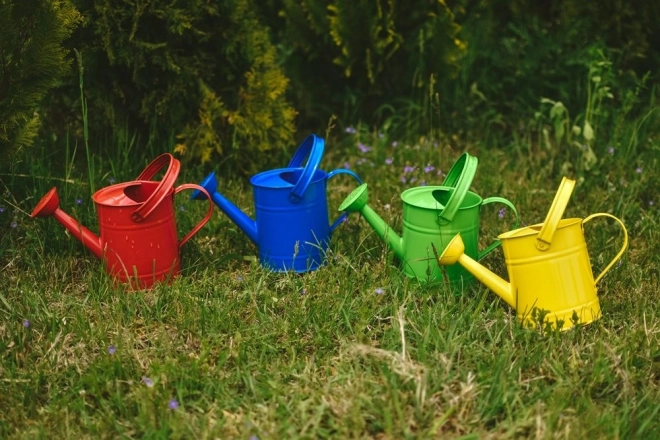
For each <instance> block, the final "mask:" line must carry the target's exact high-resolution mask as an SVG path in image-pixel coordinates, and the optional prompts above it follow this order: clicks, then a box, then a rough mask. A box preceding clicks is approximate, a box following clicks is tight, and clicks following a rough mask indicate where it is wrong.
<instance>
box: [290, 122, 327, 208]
mask: <svg viewBox="0 0 660 440" xmlns="http://www.w3.org/2000/svg"><path fill="white" fill-rule="evenodd" d="M324 149H325V140H323V138H322V137H319V136H317V135H315V134H310V135H309V136H307V137H306V138H305V140H304V141H303V142H302V144H300V146H299V147H298V149H297V150H296V152H295V153H294V155H293V158H292V159H291V162H289V165H288V168H301V167H302V163H303V161H304V160H305V158H307V163H306V164H305V168H304V170H303V172H302V174H301V175H300V178H299V179H298V182H297V183H296V184H295V185H294V187H293V189H292V190H291V193H289V201H290V202H291V203H299V202H300V201H301V200H302V199H303V196H304V195H305V191H307V187H308V186H309V184H310V182H311V181H312V178H313V177H314V173H316V170H317V169H318V167H319V164H320V163H321V158H322V157H323V150H324ZM308 156H309V157H308Z"/></svg>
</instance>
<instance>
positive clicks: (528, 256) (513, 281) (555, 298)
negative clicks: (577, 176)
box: [438, 178, 628, 330]
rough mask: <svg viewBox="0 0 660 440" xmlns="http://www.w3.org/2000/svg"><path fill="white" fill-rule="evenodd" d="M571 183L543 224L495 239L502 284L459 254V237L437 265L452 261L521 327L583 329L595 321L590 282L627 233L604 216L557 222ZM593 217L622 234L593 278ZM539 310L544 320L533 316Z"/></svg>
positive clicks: (566, 183)
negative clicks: (589, 236)
mask: <svg viewBox="0 0 660 440" xmlns="http://www.w3.org/2000/svg"><path fill="white" fill-rule="evenodd" d="M574 186H575V181H573V180H569V179H567V178H564V179H563V180H562V183H561V185H560V187H559V191H558V192H557V194H556V196H555V199H554V201H553V203H552V207H551V208H550V211H549V212H548V215H547V217H546V218H545V221H544V222H543V223H540V224H537V225H533V226H528V227H525V228H520V229H516V230H513V231H510V232H506V233H504V234H501V235H500V236H499V237H498V238H499V239H500V240H501V241H502V251H503V252H504V258H505V261H506V266H507V269H508V272H509V279H510V282H506V281H504V280H503V279H502V278H500V277H498V276H497V275H495V274H494V273H492V272H490V271H489V270H488V269H486V268H485V267H483V266H482V265H480V264H479V263H477V262H476V261H474V260H473V259H472V258H470V257H469V256H468V255H466V254H465V250H464V245H463V240H462V238H461V235H460V234H457V235H456V237H454V239H453V240H452V241H451V243H449V245H448V246H447V248H446V249H445V250H444V252H443V253H442V255H440V257H439V259H438V262H439V263H440V264H442V265H448V264H454V263H456V262H458V263H459V264H460V265H461V266H463V267H465V268H466V269H467V270H469V271H470V272H472V273H473V274H474V275H475V276H476V277H477V278H478V279H479V281H481V282H482V283H484V284H485V285H486V286H488V288H489V289H491V290H492V291H494V292H495V293H496V294H497V295H498V296H500V297H501V298H502V299H503V300H504V301H506V302H507V303H508V304H509V305H510V306H511V307H513V308H514V309H515V310H516V312H517V315H518V318H519V319H520V321H522V322H523V323H524V324H525V325H527V326H534V325H536V324H537V323H539V318H542V320H543V321H544V322H546V323H548V322H549V323H550V324H551V325H552V326H553V327H560V328H561V329H562V330H565V329H568V328H571V327H573V326H574V325H575V324H578V323H582V324H588V323H590V322H592V321H594V320H596V319H599V318H600V316H601V311H600V304H599V302H598V296H597V292H596V283H598V281H600V279H601V278H603V276H604V275H605V273H606V272H607V271H608V270H609V269H610V268H611V267H612V266H613V265H614V263H615V262H616V261H617V260H618V259H619V258H621V256H622V255H623V252H624V251H625V250H626V248H627V247H628V231H626V227H625V226H624V224H623V222H621V220H619V219H618V218H616V217H614V216H613V215H610V214H606V213H597V214H591V215H590V216H588V217H587V218H585V219H579V218H569V219H561V217H562V215H563V213H564V210H565V208H566V204H567V203H568V199H569V198H570V196H571V192H572V191H573V187H574ZM596 217H609V218H611V219H614V220H616V221H617V223H618V224H619V225H620V226H621V229H622V230H623V246H622V247H621V250H620V251H619V252H618V253H617V254H616V256H615V257H614V259H613V260H612V261H611V262H610V263H609V264H608V265H607V266H606V267H605V269H603V271H602V272H601V273H600V274H599V275H598V276H597V277H596V279H595V280H594V276H593V273H592V270H591V264H590V261H589V254H588V253H587V245H586V242H585V239H584V224H585V223H587V222H589V221H590V220H592V219H594V218H596ZM541 311H545V313H546V314H545V316H543V315H542V314H539V312H541Z"/></svg>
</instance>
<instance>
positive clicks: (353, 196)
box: [339, 183, 369, 212]
mask: <svg viewBox="0 0 660 440" xmlns="http://www.w3.org/2000/svg"><path fill="white" fill-rule="evenodd" d="M368 199H369V191H367V184H366V183H363V184H362V185H360V186H358V187H357V188H355V189H354V190H353V191H352V192H351V193H350V194H349V195H348V197H346V198H345V199H344V201H343V202H342V204H341V205H340V206H339V211H347V212H359V211H362V208H364V207H365V205H366V204H367V200H368Z"/></svg>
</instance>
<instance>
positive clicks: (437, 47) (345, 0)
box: [262, 0, 465, 130]
mask: <svg viewBox="0 0 660 440" xmlns="http://www.w3.org/2000/svg"><path fill="white" fill-rule="evenodd" d="M262 15H263V16H264V17H266V18H267V19H269V23H270V26H271V28H272V29H273V31H274V33H275V37H274V38H275V41H276V42H277V44H278V45H279V46H280V47H281V50H282V54H283V57H284V65H285V67H286V72H287V75H288V76H289V78H290V79H291V92H292V95H293V98H292V100H293V102H294V103H295V105H296V108H297V109H298V110H299V112H300V114H301V121H300V122H301V123H302V124H310V125H312V126H315V127H318V126H319V124H323V123H325V122H326V121H327V120H328V118H329V117H330V115H331V114H336V115H337V116H338V117H339V118H340V120H341V121H343V122H344V123H355V122H357V121H359V120H362V121H364V122H366V123H368V124H382V123H383V122H384V121H385V120H387V119H388V118H389V117H391V116H392V115H393V114H396V113H400V112H401V111H402V110H403V109H405V108H406V107H408V108H410V107H415V108H416V111H413V112H412V117H413V118H415V119H416V120H417V121H418V123H419V128H420V129H421V130H425V129H428V128H429V124H428V120H427V118H426V117H427V116H428V113H429V111H430V102H429V96H430V95H432V94H433V82H434V80H433V79H432V77H435V78H438V77H442V78H443V79H445V80H447V81H448V80H449V78H452V77H453V76H454V75H455V74H456V71H457V66H458V59H459V58H460V56H461V55H462V54H463V53H464V50H465V45H464V43H463V42H462V41H460V40H459V39H457V34H458V32H459V30H460V29H459V27H458V25H457V24H456V23H455V22H454V16H453V14H452V12H451V10H450V8H448V7H447V6H446V4H445V2H444V1H438V0H409V1H397V0H376V1H374V0H304V1H302V2H301V1H297V0H295V1H294V0H275V1H271V2H269V3H267V4H266V6H262ZM409 122H412V121H409Z"/></svg>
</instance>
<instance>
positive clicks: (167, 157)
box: [131, 153, 181, 223]
mask: <svg viewBox="0 0 660 440" xmlns="http://www.w3.org/2000/svg"><path fill="white" fill-rule="evenodd" d="M165 165H169V166H168V167H167V171H165V175H164V176H163V180H161V181H160V184H159V185H158V187H157V188H156V191H154V193H153V194H152V195H151V196H150V197H149V198H148V199H147V200H145V202H144V203H143V204H142V205H140V207H139V208H138V209H136V210H135V211H134V212H132V213H131V220H133V221H134V222H135V223H139V222H141V221H142V220H144V219H145V218H147V217H148V216H149V214H151V212H152V211H153V210H154V209H156V207H157V206H158V205H159V204H160V202H162V201H163V199H164V198H165V197H166V196H167V195H168V194H169V192H170V189H171V188H173V187H174V182H175V181H176V178H177V177H178V176H179V170H180V169H181V162H179V161H178V160H177V159H175V158H174V156H172V155H171V154H170V153H164V154H161V155H160V156H158V157H157V158H155V159H154V160H153V161H151V163H150V164H149V165H147V167H146V168H145V169H144V171H142V173H140V175H139V176H138V177H137V179H136V180H151V178H152V177H154V176H155V175H156V173H157V172H158V171H159V170H160V169H161V168H163V167H164V166H165Z"/></svg>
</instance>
